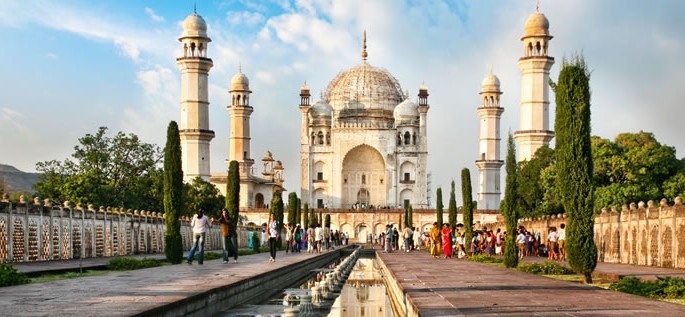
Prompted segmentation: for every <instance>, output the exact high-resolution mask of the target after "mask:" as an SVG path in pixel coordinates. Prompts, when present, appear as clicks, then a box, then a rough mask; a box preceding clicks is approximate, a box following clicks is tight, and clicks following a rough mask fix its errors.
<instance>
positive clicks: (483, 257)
mask: <svg viewBox="0 0 685 317" xmlns="http://www.w3.org/2000/svg"><path fill="white" fill-rule="evenodd" d="M469 260H471V261H474V262H479V263H502V262H504V260H503V259H502V258H497V257H494V256H489V255H487V254H476V255H473V256H470V257H469Z"/></svg>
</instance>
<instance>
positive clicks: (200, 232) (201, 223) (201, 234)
mask: <svg viewBox="0 0 685 317" xmlns="http://www.w3.org/2000/svg"><path fill="white" fill-rule="evenodd" d="M190 227H191V228H193V247H192V248H191V249H190V252H188V264H193V257H195V251H197V250H198V248H199V252H200V255H199V256H198V259H197V263H198V264H200V265H201V264H203V263H204V259H205V235H206V233H207V229H208V228H211V227H212V224H211V223H209V218H207V216H205V211H204V210H203V209H202V208H200V209H198V210H197V213H196V214H195V215H193V220H191V221H190Z"/></svg>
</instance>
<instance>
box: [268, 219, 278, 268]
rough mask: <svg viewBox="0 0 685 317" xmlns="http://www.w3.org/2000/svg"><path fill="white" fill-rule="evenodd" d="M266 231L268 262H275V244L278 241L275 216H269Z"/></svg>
mask: <svg viewBox="0 0 685 317" xmlns="http://www.w3.org/2000/svg"><path fill="white" fill-rule="evenodd" d="M266 231H267V234H268V235H269V252H271V258H270V259H269V262H276V242H277V241H278V220H276V215H274V214H271V220H270V221H269V224H267V225H266Z"/></svg>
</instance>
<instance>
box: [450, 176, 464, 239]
mask: <svg viewBox="0 0 685 317" xmlns="http://www.w3.org/2000/svg"><path fill="white" fill-rule="evenodd" d="M469 200H470V199H469ZM447 215H448V216H447V219H448V223H449V224H450V228H453V227H454V226H456V225H457V198H456V196H455V193H454V180H452V189H451V190H450V201H449V205H448V207H447Z"/></svg>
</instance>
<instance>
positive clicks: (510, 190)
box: [500, 133, 519, 267]
mask: <svg viewBox="0 0 685 317" xmlns="http://www.w3.org/2000/svg"><path fill="white" fill-rule="evenodd" d="M505 164H506V166H505V169H506V171H507V181H506V185H507V187H506V189H505V192H504V202H503V204H502V206H500V207H501V208H502V215H504V221H505V222H506V224H507V235H508V236H510V237H511V238H507V239H506V240H505V245H504V247H505V251H504V265H506V266H507V267H517V266H518V262H519V258H518V248H517V246H516V229H517V228H516V225H517V223H518V205H517V202H518V198H517V197H516V193H517V188H516V184H517V182H516V177H517V175H516V172H517V171H516V146H515V145H514V137H512V135H511V133H509V142H508V149H507V160H506V163H505Z"/></svg>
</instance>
